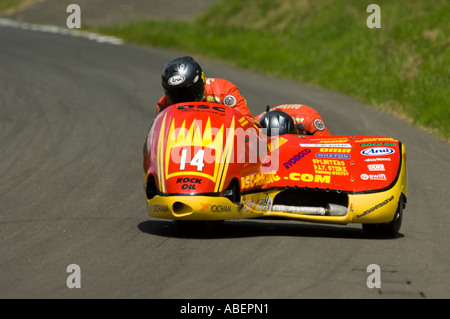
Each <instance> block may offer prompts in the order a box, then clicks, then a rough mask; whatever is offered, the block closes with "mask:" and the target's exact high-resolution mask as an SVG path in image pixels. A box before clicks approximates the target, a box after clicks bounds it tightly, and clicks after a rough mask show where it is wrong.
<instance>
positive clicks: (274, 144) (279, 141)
mask: <svg viewBox="0 0 450 319" xmlns="http://www.w3.org/2000/svg"><path fill="white" fill-rule="evenodd" d="M287 141H288V140H287V138H284V137H282V136H279V137H278V138H274V139H272V140H271V141H270V143H269V144H267V148H268V149H269V151H271V152H272V151H274V150H276V149H278V148H279V147H280V146H282V145H283V144H284V143H286V142H287Z"/></svg>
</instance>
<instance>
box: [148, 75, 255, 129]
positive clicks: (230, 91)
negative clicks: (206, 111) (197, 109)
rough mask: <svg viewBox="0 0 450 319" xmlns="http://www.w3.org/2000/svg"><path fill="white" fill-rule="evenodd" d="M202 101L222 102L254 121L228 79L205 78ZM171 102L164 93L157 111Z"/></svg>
mask: <svg viewBox="0 0 450 319" xmlns="http://www.w3.org/2000/svg"><path fill="white" fill-rule="evenodd" d="M203 101H208V102H213V103H219V104H223V105H226V106H229V107H233V108H235V109H236V110H238V111H239V112H240V113H241V114H242V115H244V116H245V118H246V119H247V120H248V121H250V122H251V123H255V119H254V118H253V116H252V114H251V112H250V110H249V109H248V107H247V101H246V100H245V98H244V97H243V96H242V95H241V94H240V93H239V90H238V88H237V87H236V86H235V85H234V84H233V83H231V82H230V81H227V80H224V79H217V78H206V81H205V95H204V98H203ZM171 104H172V103H171V102H170V100H169V98H168V97H167V95H164V96H163V97H162V98H161V99H160V100H159V102H158V105H157V106H156V108H157V112H159V110H163V109H165V108H166V107H168V106H169V105H171Z"/></svg>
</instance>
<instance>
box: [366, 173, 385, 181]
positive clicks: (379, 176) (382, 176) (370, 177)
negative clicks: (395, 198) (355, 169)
mask: <svg viewBox="0 0 450 319" xmlns="http://www.w3.org/2000/svg"><path fill="white" fill-rule="evenodd" d="M361 179H362V180H365V181H367V180H371V181H385V180H386V175H385V174H361Z"/></svg>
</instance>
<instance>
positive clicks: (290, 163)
mask: <svg viewBox="0 0 450 319" xmlns="http://www.w3.org/2000/svg"><path fill="white" fill-rule="evenodd" d="M309 153H311V150H310V149H309V148H307V149H304V150H302V151H301V152H298V154H296V155H294V156H293V157H291V158H290V159H289V161H287V162H284V163H283V165H284V167H286V168H287V169H290V168H291V167H292V166H293V165H294V164H295V163H297V162H298V161H300V160H301V159H302V158H303V157H305V156H306V155H308V154H309Z"/></svg>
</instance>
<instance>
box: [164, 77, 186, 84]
mask: <svg viewBox="0 0 450 319" xmlns="http://www.w3.org/2000/svg"><path fill="white" fill-rule="evenodd" d="M184 80H185V78H184V76H183V75H174V76H172V77H171V78H170V79H169V80H168V81H167V82H168V83H169V85H172V86H174V85H178V84H181V83H183V82H184Z"/></svg>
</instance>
